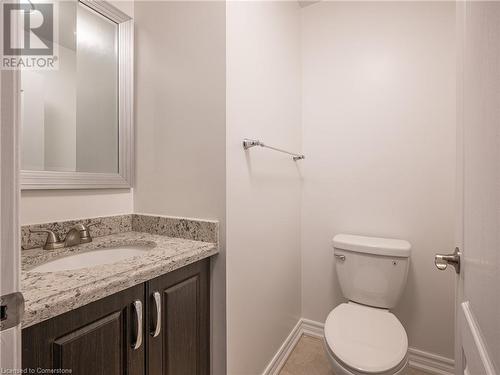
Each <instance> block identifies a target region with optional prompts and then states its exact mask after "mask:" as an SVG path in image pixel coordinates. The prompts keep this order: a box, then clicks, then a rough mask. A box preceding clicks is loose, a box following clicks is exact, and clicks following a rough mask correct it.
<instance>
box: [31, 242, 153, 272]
mask: <svg viewBox="0 0 500 375" xmlns="http://www.w3.org/2000/svg"><path fill="white" fill-rule="evenodd" d="M153 247H154V246H147V245H125V246H118V247H113V248H104V249H97V250H92V251H87V252H85V253H80V254H75V255H69V256H65V257H63V258H59V259H55V260H52V261H50V262H46V263H43V264H41V265H39V266H37V267H35V268H33V269H31V270H29V271H28V272H55V271H65V270H77V269H80V268H87V267H94V266H99V265H101V264H111V263H116V262H119V261H122V260H125V259H129V258H132V257H135V256H139V255H144V253H145V252H146V251H148V250H151V249H152V248H153Z"/></svg>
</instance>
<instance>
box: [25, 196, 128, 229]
mask: <svg viewBox="0 0 500 375" xmlns="http://www.w3.org/2000/svg"><path fill="white" fill-rule="evenodd" d="M133 208H134V207H133V193H132V190H131V189H102V190H23V191H22V192H21V204H20V215H21V225H25V224H38V223H47V222H52V221H59V220H70V219H81V218H87V217H97V216H111V215H120V214H129V213H131V212H132V211H133Z"/></svg>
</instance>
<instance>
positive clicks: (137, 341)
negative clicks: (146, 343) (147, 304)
mask: <svg viewBox="0 0 500 375" xmlns="http://www.w3.org/2000/svg"><path fill="white" fill-rule="evenodd" d="M132 306H133V307H134V311H135V316H136V318H137V329H136V336H135V337H136V338H135V344H134V345H132V348H134V350H137V349H139V348H140V347H141V345H142V302H141V301H140V300H137V301H134V303H133V304H132Z"/></svg>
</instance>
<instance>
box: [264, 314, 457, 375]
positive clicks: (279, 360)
mask: <svg viewBox="0 0 500 375" xmlns="http://www.w3.org/2000/svg"><path fill="white" fill-rule="evenodd" d="M323 327H324V324H323V323H319V322H316V321H314V320H309V319H304V318H301V319H299V321H298V322H297V324H296V325H295V327H293V329H292V331H291V332H290V334H289V335H288V337H287V338H286V339H285V341H284V342H283V344H282V345H281V347H280V348H279V350H278V351H277V352H276V354H275V355H274V357H273V359H272V360H271V362H269V364H268V365H267V367H266V369H265V370H264V372H263V373H262V375H278V374H279V373H280V371H281V369H282V368H283V366H284V365H285V363H286V360H287V359H288V357H289V356H290V354H291V353H292V351H293V349H294V348H295V345H297V343H298V342H299V340H300V338H301V337H302V335H307V336H312V337H317V338H323ZM408 357H409V366H410V367H412V368H414V369H418V370H422V371H425V372H428V373H429V374H432V375H453V374H454V364H455V362H454V361H453V360H452V359H449V358H445V357H442V356H439V355H436V354H432V353H428V352H424V351H423V350H419V349H414V348H409V349H408Z"/></svg>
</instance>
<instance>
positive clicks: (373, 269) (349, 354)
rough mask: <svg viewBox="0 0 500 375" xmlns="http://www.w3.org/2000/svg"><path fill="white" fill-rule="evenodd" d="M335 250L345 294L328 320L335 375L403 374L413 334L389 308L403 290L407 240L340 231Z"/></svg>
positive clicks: (327, 338)
mask: <svg viewBox="0 0 500 375" xmlns="http://www.w3.org/2000/svg"><path fill="white" fill-rule="evenodd" d="M333 248H334V255H335V263H336V266H335V268H336V270H337V276H338V280H339V283H340V287H341V289H342V294H343V295H344V297H346V298H347V299H348V300H349V302H348V303H342V304H340V305H338V306H337V307H335V308H334V309H333V310H332V311H331V312H330V314H328V317H327V318H326V322H325V347H326V351H327V353H328V356H329V358H330V361H331V363H332V366H333V370H334V373H335V374H336V375H365V374H377V375H396V374H404V372H405V370H406V366H407V364H408V355H407V352H408V337H407V336H406V331H405V329H404V328H403V326H402V325H401V323H400V322H399V320H398V319H397V318H396V317H395V316H394V315H393V314H392V313H391V312H390V311H389V309H390V308H392V307H394V306H395V305H396V303H397V302H398V300H399V297H400V296H401V293H402V292H403V289H404V287H405V284H406V278H407V275H408V267H409V264H410V250H411V245H410V243H409V242H407V241H403V240H395V239H386V238H374V237H363V236H353V235H347V234H339V235H336V236H335V237H334V239H333Z"/></svg>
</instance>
